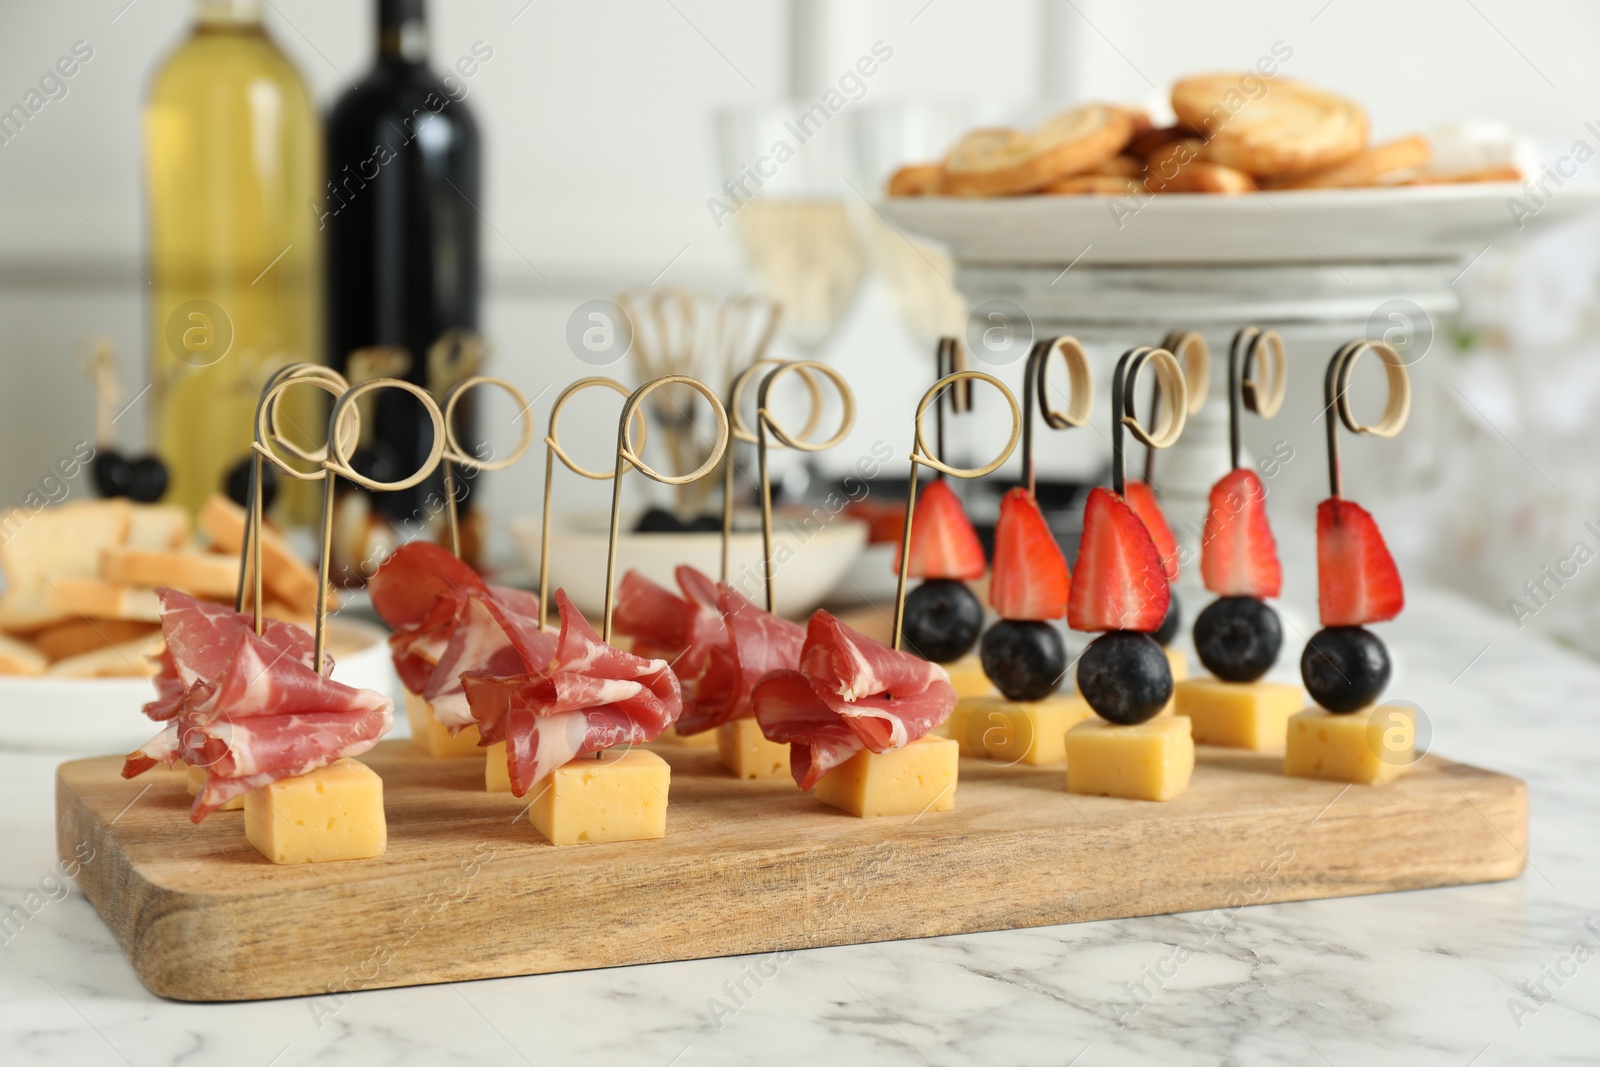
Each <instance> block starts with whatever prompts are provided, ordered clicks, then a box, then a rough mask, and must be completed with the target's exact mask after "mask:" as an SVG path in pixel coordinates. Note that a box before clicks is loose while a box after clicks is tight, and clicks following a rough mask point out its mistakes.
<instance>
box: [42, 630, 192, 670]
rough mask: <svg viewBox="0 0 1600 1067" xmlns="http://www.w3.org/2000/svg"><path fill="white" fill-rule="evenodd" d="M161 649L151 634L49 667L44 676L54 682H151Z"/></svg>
mask: <svg viewBox="0 0 1600 1067" xmlns="http://www.w3.org/2000/svg"><path fill="white" fill-rule="evenodd" d="M162 647H163V643H162V639H161V635H160V634H159V633H152V634H149V635H147V636H145V637H140V638H137V639H135V640H133V641H129V642H127V643H125V644H121V645H111V646H110V647H108V648H101V649H96V650H95V651H93V652H85V653H83V654H82V655H81V656H72V657H71V658H69V659H64V660H62V661H60V662H59V663H52V664H51V665H50V669H49V670H48V671H46V672H45V673H46V674H48V675H50V676H51V677H55V678H153V677H155V674H156V664H155V662H154V660H155V657H156V656H157V655H158V654H159V653H160V652H161V649H162Z"/></svg>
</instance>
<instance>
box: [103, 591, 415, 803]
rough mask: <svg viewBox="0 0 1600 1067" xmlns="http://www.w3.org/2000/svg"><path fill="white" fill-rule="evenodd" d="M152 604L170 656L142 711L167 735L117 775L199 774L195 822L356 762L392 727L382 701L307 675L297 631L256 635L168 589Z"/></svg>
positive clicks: (246, 624)
mask: <svg viewBox="0 0 1600 1067" xmlns="http://www.w3.org/2000/svg"><path fill="white" fill-rule="evenodd" d="M157 594H158V595H159V596H160V598H161V605H162V610H161V630H162V635H163V636H164V637H165V638H166V644H167V650H166V653H165V655H164V657H163V661H162V669H161V674H160V675H158V677H157V680H156V691H157V697H156V699H155V700H153V701H151V702H150V703H148V704H146V705H145V708H144V711H145V714H147V715H149V716H150V717H151V718H153V719H157V720H158V721H163V722H165V723H166V725H165V727H164V728H163V729H162V731H161V733H160V734H158V735H156V736H155V737H154V738H152V739H151V740H150V741H148V742H146V744H145V745H144V746H143V747H141V748H140V749H139V750H138V751H137V752H134V753H132V754H130V755H129V756H128V757H127V759H126V761H125V762H124V764H123V768H122V775H123V777H124V778H132V777H134V776H136V775H139V774H142V773H144V772H145V771H147V770H149V769H150V768H151V767H154V766H155V765H156V764H158V763H161V764H165V765H167V766H169V767H170V766H172V765H173V764H175V763H178V762H180V761H181V762H184V763H189V764H192V765H194V766H196V767H203V768H205V770H206V783H205V785H204V786H203V787H202V788H201V790H200V792H199V793H198V794H197V795H196V796H195V799H194V804H193V806H192V807H191V808H190V812H189V817H190V819H191V820H193V821H194V822H199V821H200V820H201V819H203V818H205V817H206V816H207V815H208V814H210V813H211V812H213V811H215V810H216V809H217V808H219V807H221V806H222V805H223V804H226V803H227V802H228V801H229V800H232V799H233V798H234V797H236V796H240V795H242V794H244V793H247V792H249V791H250V790H252V789H256V788H259V787H260V786H263V785H266V784H268V783H269V782H275V781H278V780H279V779H282V778H289V777H293V776H295V775H299V774H305V773H307V772H308V771H313V770H316V769H317V768H318V767H323V766H326V765H327V764H329V763H332V762H333V761H335V760H338V759H343V758H344V757H346V756H355V755H359V754H361V753H362V752H365V751H367V750H368V749H370V748H371V747H372V746H373V745H375V744H377V742H378V739H379V738H380V737H382V736H383V735H384V734H385V733H388V731H389V729H390V728H391V727H392V726H393V725H394V704H393V702H392V701H390V700H389V698H388V697H386V696H384V695H383V694H381V693H378V692H375V691H373V690H371V689H355V688H352V687H350V686H347V685H343V684H341V683H339V682H335V681H334V680H333V679H331V678H329V677H327V676H326V675H325V674H323V673H321V672H319V671H317V670H316V669H315V668H314V667H313V665H312V662H313V661H312V657H313V655H314V654H315V649H314V645H313V641H312V638H311V635H310V634H308V633H306V632H305V631H304V630H302V629H300V628H299V627H296V626H291V625H289V624H287V623H280V622H273V621H270V620H269V621H267V622H266V623H265V624H264V626H263V632H262V633H261V634H259V635H258V634H256V632H255V630H254V628H253V625H252V619H251V617H250V616H249V615H246V614H242V613H240V612H236V611H233V610H232V609H230V608H226V607H222V606H220V605H217V604H209V603H206V602H204V601H200V600H196V599H195V598H193V597H191V596H188V595H186V594H184V593H179V592H177V591H175V590H172V589H160V590H157ZM324 664H325V665H326V666H327V667H329V668H331V667H332V665H333V660H332V657H325V658H324Z"/></svg>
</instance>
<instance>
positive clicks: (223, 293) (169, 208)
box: [143, 0, 325, 521]
mask: <svg viewBox="0 0 1600 1067" xmlns="http://www.w3.org/2000/svg"><path fill="white" fill-rule="evenodd" d="M143 140H144V164H145V196H146V205H147V226H148V240H149V279H148V280H149V282H150V303H149V316H150V317H149V322H148V323H147V330H148V334H147V336H148V338H149V346H150V351H149V359H150V380H151V391H150V396H149V403H150V416H151V427H152V436H153V437H154V438H155V440H156V444H157V448H158V450H159V453H160V455H161V457H162V459H164V460H165V461H166V463H167V465H168V468H169V470H170V472H171V488H170V489H169V491H168V496H167V499H168V500H170V501H172V502H175V503H179V504H182V505H183V506H185V507H187V508H189V509H191V510H194V509H197V508H199V506H200V505H201V504H202V503H203V502H204V501H205V500H206V498H207V497H209V496H210V495H211V494H213V493H215V492H218V491H221V490H222V489H223V488H224V483H225V481H226V478H227V474H228V472H229V470H230V469H232V468H233V467H234V466H235V465H237V464H238V463H239V462H240V461H241V460H242V459H244V458H245V457H246V456H247V455H248V452H249V448H250V441H251V434H252V424H253V417H254V410H255V404H256V399H257V397H258V396H259V395H260V390H261V388H262V385H263V384H264V382H265V380H266V379H267V377H268V376H270V375H271V374H272V372H273V371H274V370H275V369H276V368H277V367H279V366H281V365H282V364H284V363H289V362H295V361H299V360H312V361H317V362H320V361H321V356H322V337H323V324H322V314H321V264H322V246H321V236H320V234H319V231H318V224H317V215H316V207H315V204H316V201H317V200H318V199H319V186H320V185H321V184H322V138H321V133H320V130H319V126H318V122H317V115H316V110H315V108H314V106H313V104H312V101H311V96H310V94H309V93H308V92H307V90H306V86H305V83H304V82H303V81H301V79H300V75H299V74H298V73H297V72H296V71H295V69H294V66H293V65H292V64H291V63H290V62H289V60H288V58H287V57H286V56H285V55H284V54H283V53H282V52H281V51H279V49H278V47H277V46H276V45H275V44H274V43H273V42H272V40H271V39H270V38H269V37H268V36H267V34H266V31H265V29H264V28H263V26H262V24H261V10H260V2H259V0H199V2H198V4H197V18H196V21H195V26H194V29H193V31H192V32H191V33H190V35H189V37H188V38H187V39H186V40H184V41H183V43H182V44H180V45H179V46H178V48H177V49H176V51H174V52H173V53H172V54H171V55H170V56H169V57H168V58H167V59H166V61H165V62H164V63H163V64H162V65H161V67H160V69H159V70H157V72H156V74H155V77H154V79H153V80H152V82H151V85H150V90H149V95H148V97H147V99H146V101H145V105H144V112H143ZM311 392H312V391H311V390H295V391H291V393H289V394H288V395H286V397H285V407H284V414H285V415H286V416H287V418H286V419H285V420H284V422H285V424H286V425H287V426H289V427H292V428H293V429H292V432H295V433H297V434H299V435H300V436H301V437H302V438H303V441H304V443H308V444H309V443H311V442H312V441H319V440H320V439H321V438H322V437H323V436H324V435H323V434H322V433H321V432H320V431H321V428H320V427H319V426H317V425H315V423H316V421H317V420H318V419H319V418H321V415H320V412H321V411H323V410H325V404H323V403H322V402H321V400H320V399H319V397H316V396H312V395H310V394H311ZM308 490H311V491H308ZM315 499H316V497H315V493H314V490H313V487H311V486H309V485H306V484H304V483H292V484H290V485H288V486H285V492H284V493H283V494H282V495H281V497H280V500H281V504H282V510H283V511H284V512H285V515H284V517H285V518H288V519H290V520H291V521H292V520H303V519H305V518H307V517H309V514H310V509H311V508H312V507H313V506H314V500H315Z"/></svg>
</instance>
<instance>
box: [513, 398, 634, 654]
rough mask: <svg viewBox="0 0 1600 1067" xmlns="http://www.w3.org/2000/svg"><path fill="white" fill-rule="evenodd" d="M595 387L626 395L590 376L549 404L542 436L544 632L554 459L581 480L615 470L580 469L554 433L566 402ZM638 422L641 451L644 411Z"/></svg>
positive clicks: (541, 620) (600, 479) (541, 618)
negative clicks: (548, 416)
mask: <svg viewBox="0 0 1600 1067" xmlns="http://www.w3.org/2000/svg"><path fill="white" fill-rule="evenodd" d="M596 386H599V387H602V388H605V389H610V390H611V391H612V392H614V393H617V394H619V395H621V396H623V397H627V396H628V387H627V386H625V385H623V384H622V383H621V382H619V381H616V380H615V379H612V378H604V377H599V376H596V377H592V378H579V379H578V380H577V381H575V382H573V383H572V384H571V385H569V386H567V387H566V388H565V389H563V390H561V395H560V396H558V397H556V402H555V403H554V404H551V405H550V423H549V425H548V427H547V428H546V430H545V435H544V507H543V509H542V510H541V511H540V513H539V629H540V630H544V629H545V628H546V626H545V620H546V618H547V617H548V615H547V611H548V609H547V608H546V605H547V604H548V603H549V601H550V486H551V483H552V482H553V481H554V480H555V473H556V460H557V459H558V458H559V459H560V460H561V462H562V464H563V465H565V466H566V468H567V470H569V471H571V472H572V473H573V474H576V475H578V476H579V477H582V478H590V479H593V480H594V481H597V482H603V481H606V480H607V479H610V478H614V477H615V476H616V471H615V470H604V471H592V470H589V469H588V468H586V467H580V466H579V465H578V464H577V463H576V462H575V461H574V460H573V458H572V457H571V456H569V455H567V450H566V449H564V448H562V447H561V441H560V439H559V438H558V437H557V432H558V429H559V427H560V422H561V409H562V408H564V407H566V406H567V401H568V400H570V399H572V397H573V396H574V395H576V394H578V393H581V392H583V390H585V389H591V388H594V387H596ZM637 418H638V420H639V448H640V449H641V450H642V449H643V448H644V446H645V441H646V439H647V438H648V436H649V432H650V420H649V419H647V418H646V417H645V414H644V412H642V411H640V412H637Z"/></svg>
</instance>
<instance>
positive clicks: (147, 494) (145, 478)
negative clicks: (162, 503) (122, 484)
mask: <svg viewBox="0 0 1600 1067" xmlns="http://www.w3.org/2000/svg"><path fill="white" fill-rule="evenodd" d="M166 493H167V465H166V464H165V463H163V462H161V460H160V459H159V458H157V457H156V456H140V457H139V458H138V459H136V460H133V461H132V462H130V463H129V464H128V499H129V500H133V501H136V502H137V503H140V504H154V503H155V502H156V501H158V500H160V499H161V498H162V497H163V496H165V495H166Z"/></svg>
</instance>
